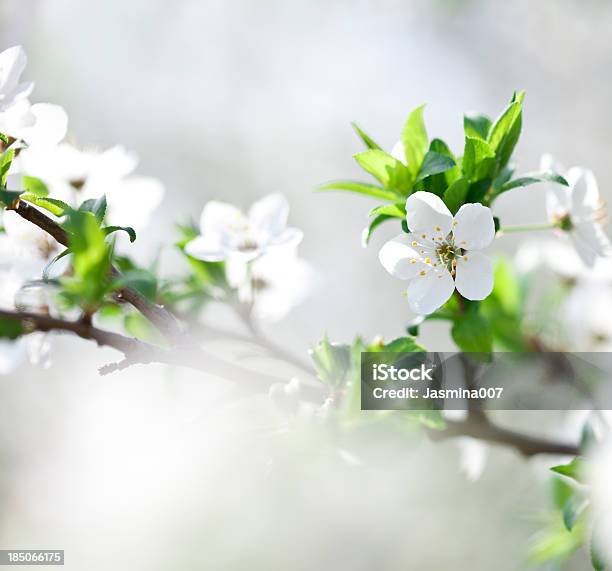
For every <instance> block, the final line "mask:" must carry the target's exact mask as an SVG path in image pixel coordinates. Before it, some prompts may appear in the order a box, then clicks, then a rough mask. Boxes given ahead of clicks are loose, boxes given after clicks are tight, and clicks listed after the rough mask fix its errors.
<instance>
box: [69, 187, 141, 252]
mask: <svg viewBox="0 0 612 571" xmlns="http://www.w3.org/2000/svg"><path fill="white" fill-rule="evenodd" d="M106 206H107V205H106V194H103V195H102V196H100V197H99V198H89V199H87V200H85V201H83V203H82V204H81V206H79V210H80V211H81V212H91V213H92V214H93V215H94V216H95V217H96V219H97V220H98V222H100V223H102V220H104V216H106ZM134 240H136V238H134ZM134 240H132V242H133V241H134Z"/></svg>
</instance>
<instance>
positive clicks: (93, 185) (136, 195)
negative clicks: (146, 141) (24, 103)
mask: <svg viewBox="0 0 612 571" xmlns="http://www.w3.org/2000/svg"><path fill="white" fill-rule="evenodd" d="M137 165H138V157H137V156H136V155H135V154H134V153H132V152H129V151H127V150H126V149H125V148H124V147H122V146H119V145H117V146H115V147H111V148H110V149H107V150H106V151H95V150H80V149H77V148H76V147H74V146H72V145H69V144H68V143H62V144H60V145H57V146H55V147H53V148H39V147H36V148H29V149H25V150H24V151H22V152H21V154H20V156H19V169H20V171H21V172H22V173H23V174H27V175H29V176H34V177H37V178H39V179H41V180H42V181H43V182H44V183H45V184H46V185H47V187H48V189H49V193H50V196H52V197H53V198H58V199H60V200H63V201H64V202H67V203H68V204H70V205H72V206H75V207H78V206H79V205H80V204H81V203H82V202H83V201H85V200H87V199H90V198H94V199H95V198H99V197H100V196H102V195H103V194H104V195H106V201H107V204H108V207H107V215H106V220H107V222H108V223H109V224H112V225H117V226H132V227H134V228H135V229H137V230H138V229H142V228H143V227H145V226H146V225H147V223H148V221H149V218H150V216H151V214H152V213H153V211H154V210H155V209H156V208H157V207H158V206H159V204H160V203H161V200H162V198H163V196H164V188H163V185H162V184H161V182H160V181H159V180H158V179H156V178H153V177H147V176H139V175H134V174H133V172H134V170H135V169H136V167H137Z"/></svg>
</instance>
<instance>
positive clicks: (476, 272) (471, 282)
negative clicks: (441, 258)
mask: <svg viewBox="0 0 612 571" xmlns="http://www.w3.org/2000/svg"><path fill="white" fill-rule="evenodd" d="M466 258H467V259H466ZM455 286H456V287H457V291H458V292H459V293H460V294H461V295H462V296H463V297H465V298H466V299H472V300H479V299H484V298H485V297H487V296H488V295H489V294H490V293H491V292H492V291H493V265H492V264H491V260H489V258H488V257H487V256H485V255H484V254H481V253H480V252H467V253H466V255H465V256H464V257H463V258H458V260H457V275H456V276H455Z"/></svg>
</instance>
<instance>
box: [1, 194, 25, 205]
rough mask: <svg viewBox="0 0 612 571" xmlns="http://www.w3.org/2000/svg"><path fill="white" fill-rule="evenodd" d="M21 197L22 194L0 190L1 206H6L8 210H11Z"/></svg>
mask: <svg viewBox="0 0 612 571" xmlns="http://www.w3.org/2000/svg"><path fill="white" fill-rule="evenodd" d="M20 196H21V192H15V191H14V190H0V204H4V206H6V207H7V208H11V207H12V206H13V204H15V202H17V200H18V199H19V197H20Z"/></svg>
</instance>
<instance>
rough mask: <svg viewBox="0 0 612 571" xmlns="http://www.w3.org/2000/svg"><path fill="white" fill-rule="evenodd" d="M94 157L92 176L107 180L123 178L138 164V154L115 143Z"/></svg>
mask: <svg viewBox="0 0 612 571" xmlns="http://www.w3.org/2000/svg"><path fill="white" fill-rule="evenodd" d="M92 158H93V160H92V164H91V171H92V172H91V175H90V176H92V177H96V178H97V177H100V178H101V179H103V180H107V181H108V180H119V179H122V178H124V177H126V176H128V175H129V174H130V173H132V172H134V170H136V167H137V166H138V155H137V154H136V153H134V152H133V151H128V150H127V149H126V148H125V147H123V146H121V145H115V146H114V147H111V148H110V149H107V150H106V151H104V152H103V153H100V154H96V155H94V156H93V157H92Z"/></svg>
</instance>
